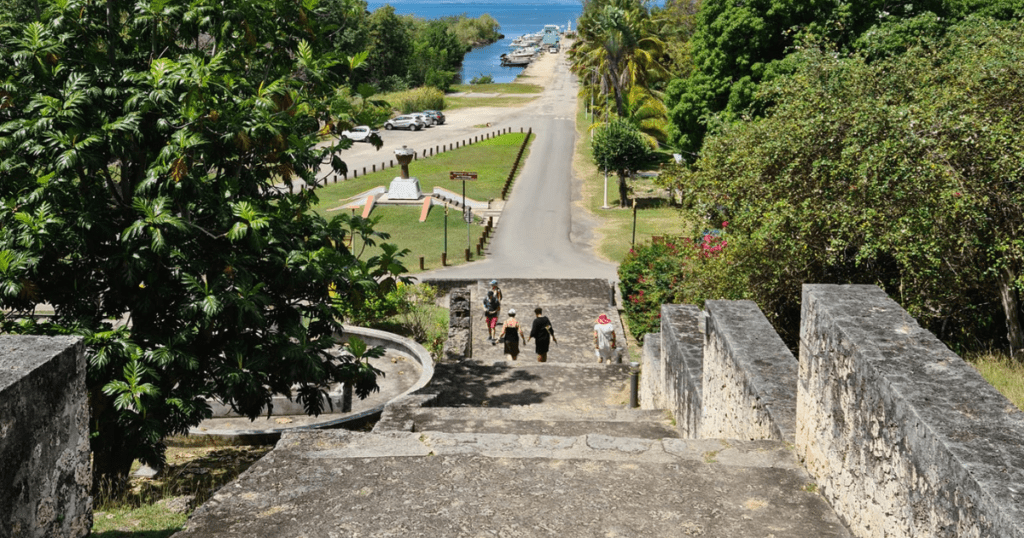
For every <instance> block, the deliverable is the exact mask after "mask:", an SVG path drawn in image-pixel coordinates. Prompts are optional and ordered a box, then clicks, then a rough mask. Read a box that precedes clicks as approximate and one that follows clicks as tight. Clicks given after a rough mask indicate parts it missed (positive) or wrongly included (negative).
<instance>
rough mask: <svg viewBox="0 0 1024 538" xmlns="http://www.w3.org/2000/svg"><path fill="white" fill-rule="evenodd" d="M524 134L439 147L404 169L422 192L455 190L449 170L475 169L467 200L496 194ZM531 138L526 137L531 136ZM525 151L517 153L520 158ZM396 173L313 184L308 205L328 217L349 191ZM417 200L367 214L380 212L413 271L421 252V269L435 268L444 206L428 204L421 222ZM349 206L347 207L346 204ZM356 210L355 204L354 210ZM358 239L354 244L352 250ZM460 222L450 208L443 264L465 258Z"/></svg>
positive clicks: (381, 226) (458, 186) (475, 229)
mask: <svg viewBox="0 0 1024 538" xmlns="http://www.w3.org/2000/svg"><path fill="white" fill-rule="evenodd" d="M525 136H526V135H525V134H522V133H509V134H505V135H501V136H497V137H495V138H492V139H489V140H484V141H482V142H478V143H476V144H472V145H469V146H464V147H461V148H459V149H456V150H452V151H449V152H445V153H441V154H438V155H435V156H432V157H429V158H425V159H418V160H416V161H413V162H412V164H410V165H409V173H410V174H411V175H412V176H413V177H416V178H418V179H419V181H420V190H422V191H423V193H424V194H428V193H431V192H433V190H434V187H435V186H440V187H443V188H446V189H448V190H450V191H453V192H455V193H456V194H459V195H461V194H462V182H461V181H452V180H450V179H448V174H449V172H451V171H469V172H476V173H477V178H478V179H477V180H476V181H467V182H466V196H467V197H469V198H471V199H473V200H480V201H484V200H497V199H499V198H500V195H501V187H502V186H503V185H504V184H505V178H506V177H508V172H509V170H511V168H512V163H513V161H514V160H515V157H516V152H518V151H519V146H520V145H521V144H522V142H523V139H524V138H525ZM531 138H532V137H531ZM528 155H529V145H527V151H525V152H524V153H523V160H524V161H525V160H526V158H527V157H528ZM397 175H398V168H397V167H396V168H391V169H388V170H384V171H382V172H377V173H374V174H367V175H365V176H360V177H359V178H356V179H350V180H348V181H342V182H339V183H336V184H332V185H328V186H326V187H321V188H320V189H317V196H319V198H320V203H319V205H317V206H316V207H315V208H314V211H316V212H317V213H319V214H321V215H324V216H326V217H328V218H329V217H330V216H331V215H335V214H337V211H346V210H335V211H332V210H334V209H336V208H338V207H339V206H341V205H342V204H343V203H345V202H346V201H348V200H349V199H350V198H351V197H353V196H355V195H357V194H360V193H362V192H365V191H367V190H369V189H371V188H373V187H377V186H384V187H387V186H388V185H389V184H390V183H391V180H392V179H394V178H395V176H397ZM420 210H421V206H420V205H412V206H376V207H375V208H374V210H373V213H371V217H380V222H379V223H378V226H377V229H378V230H380V231H383V232H387V233H389V234H391V239H390V240H389V242H390V243H393V244H396V245H398V246H399V247H400V248H407V249H409V250H410V251H411V252H410V254H408V255H407V256H406V265H407V267H408V268H409V270H410V272H413V273H416V272H419V257H420V256H423V257H424V268H425V270H431V269H437V268H439V267H440V266H441V252H442V251H443V250H444V225H445V223H444V208H442V207H441V206H434V207H432V208H431V209H430V213H429V214H428V216H427V220H426V222H419V216H420ZM347 211H351V210H347ZM356 212H357V213H360V212H361V210H356ZM479 224H481V223H479V222H478V223H477V224H476V225H473V226H470V248H471V253H472V256H473V259H476V258H477V256H476V243H477V241H478V240H479V237H480V235H481V234H482V233H483V227H482V226H481V225H479ZM360 247H361V245H359V244H358V242H357V244H356V245H354V248H355V249H356V252H358V251H359V250H360ZM465 249H466V223H465V222H464V221H462V220H461V214H460V213H459V212H458V211H456V210H451V211H450V213H449V216H448V261H449V265H457V264H461V263H465ZM378 251H379V250H378V249H376V248H370V249H368V250H367V251H366V252H365V253H364V256H370V255H373V254H374V253H376V252H378Z"/></svg>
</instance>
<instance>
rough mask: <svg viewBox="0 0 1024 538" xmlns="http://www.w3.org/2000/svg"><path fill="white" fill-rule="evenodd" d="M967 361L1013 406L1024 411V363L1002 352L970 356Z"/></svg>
mask: <svg viewBox="0 0 1024 538" xmlns="http://www.w3.org/2000/svg"><path fill="white" fill-rule="evenodd" d="M965 359H966V360H967V362H969V363H970V364H971V365H972V366H974V367H975V368H976V369H977V370H978V372H979V373H981V376H982V377H984V378H985V380H986V381H988V382H989V383H991V384H992V386H993V387H995V388H996V390H998V391H999V392H1001V393H1002V394H1003V396H1006V397H1007V398H1008V399H1009V400H1010V401H1011V402H1013V405H1016V406H1017V408H1018V409H1021V410H1024V362H1021V361H1020V360H1015V359H1012V358H1010V357H1009V356H1007V355H1005V354H1003V353H1000V352H986V353H976V354H969V355H967V356H966V357H965Z"/></svg>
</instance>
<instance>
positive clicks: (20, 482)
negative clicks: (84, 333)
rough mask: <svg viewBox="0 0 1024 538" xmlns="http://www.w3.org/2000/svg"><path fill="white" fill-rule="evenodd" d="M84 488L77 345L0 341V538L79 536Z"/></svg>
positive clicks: (81, 363)
mask: <svg viewBox="0 0 1024 538" xmlns="http://www.w3.org/2000/svg"><path fill="white" fill-rule="evenodd" d="M91 484H92V468H91V465H90V461H89V408H88V400H87V398H86V391H85V355H84V347H83V345H82V341H81V339H79V338H71V337H56V338H49V337H41V336H10V335H0V538H7V537H18V538H20V537H32V538H36V537H38V538H44V537H45V538H51V537H77V536H87V535H88V534H89V531H90V528H91V527H92V498H91V497H90V496H89V489H90V486H91Z"/></svg>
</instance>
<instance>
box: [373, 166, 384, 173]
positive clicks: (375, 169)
mask: <svg viewBox="0 0 1024 538" xmlns="http://www.w3.org/2000/svg"><path fill="white" fill-rule="evenodd" d="M383 169H384V167H381V170H383ZM373 171H374V172H376V171H377V165H373Z"/></svg>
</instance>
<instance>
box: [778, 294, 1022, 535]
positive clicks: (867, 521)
mask: <svg viewBox="0 0 1024 538" xmlns="http://www.w3.org/2000/svg"><path fill="white" fill-rule="evenodd" d="M798 424H799V430H798V432H797V441H796V445H797V452H798V455H799V456H800V457H802V458H803V459H804V460H805V465H806V467H807V469H808V471H809V472H810V474H811V475H812V477H814V478H815V480H816V481H817V482H818V484H819V485H820V489H821V492H822V494H823V495H824V496H825V498H826V499H827V500H828V501H829V502H830V503H831V504H832V507H833V508H834V509H835V510H836V512H837V513H838V514H839V516H840V518H842V519H844V520H845V522H846V523H847V525H849V527H850V530H851V532H852V534H854V535H855V536H861V537H883V536H884V537H886V538H900V537H920V536H929V537H932V536H935V537H958V538H962V537H979V538H980V537H1005V538H1020V537H1022V536H1024V413H1022V412H1021V411H1020V410H1018V409H1017V408H1016V407H1015V406H1014V405H1013V404H1012V403H1010V402H1009V401H1008V400H1007V399H1006V398H1004V397H1003V396H1002V395H1001V394H999V393H998V392H997V391H996V390H995V389H994V388H993V387H992V386H991V385H990V384H988V383H987V382H986V381H985V380H984V379H983V378H982V377H981V375H980V374H978V372H977V371H975V370H974V368H972V367H971V366H970V365H968V364H967V363H965V362H964V361H963V360H961V359H960V357H958V356H957V355H955V354H954V353H953V352H952V351H950V350H949V349H948V348H947V347H946V346H945V345H943V344H942V342H940V341H939V340H938V339H937V338H936V337H935V336H934V335H932V334H931V333H930V332H928V331H926V330H924V329H922V328H921V327H920V326H918V324H917V322H916V321H915V320H914V319H913V318H912V317H911V316H910V315H909V314H908V313H907V312H906V311H904V310H903V309H902V308H901V307H900V306H899V305H898V304H896V303H895V302H894V301H892V300H891V299H889V297H888V296H887V295H886V294H885V293H884V292H883V291H882V290H881V289H879V288H877V287H875V286H860V285H858V286H838V285H805V286H804V288H803V302H802V313H801V329H800V382H799V410H798Z"/></svg>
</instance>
